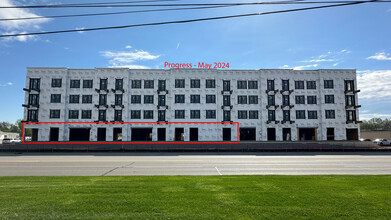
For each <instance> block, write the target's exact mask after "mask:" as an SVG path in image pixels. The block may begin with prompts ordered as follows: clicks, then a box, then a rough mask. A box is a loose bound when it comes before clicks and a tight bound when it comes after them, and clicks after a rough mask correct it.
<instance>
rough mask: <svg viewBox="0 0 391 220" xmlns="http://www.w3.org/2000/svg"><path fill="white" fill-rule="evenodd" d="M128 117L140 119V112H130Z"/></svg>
mask: <svg viewBox="0 0 391 220" xmlns="http://www.w3.org/2000/svg"><path fill="white" fill-rule="evenodd" d="M130 117H131V118H132V119H141V110H132V111H130Z"/></svg>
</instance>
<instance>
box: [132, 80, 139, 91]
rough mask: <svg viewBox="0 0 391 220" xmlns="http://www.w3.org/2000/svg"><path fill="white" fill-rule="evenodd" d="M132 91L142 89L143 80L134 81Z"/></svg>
mask: <svg viewBox="0 0 391 220" xmlns="http://www.w3.org/2000/svg"><path fill="white" fill-rule="evenodd" d="M132 89H141V80H132Z"/></svg>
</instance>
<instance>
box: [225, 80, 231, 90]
mask: <svg viewBox="0 0 391 220" xmlns="http://www.w3.org/2000/svg"><path fill="white" fill-rule="evenodd" d="M230 90H231V82H230V81H229V80H223V91H230Z"/></svg>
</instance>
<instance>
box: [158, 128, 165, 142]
mask: <svg viewBox="0 0 391 220" xmlns="http://www.w3.org/2000/svg"><path fill="white" fill-rule="evenodd" d="M157 140H158V141H166V128H158V129H157Z"/></svg>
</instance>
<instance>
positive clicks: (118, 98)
mask: <svg viewBox="0 0 391 220" xmlns="http://www.w3.org/2000/svg"><path fill="white" fill-rule="evenodd" d="M114 104H115V105H122V94H115V100H114Z"/></svg>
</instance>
